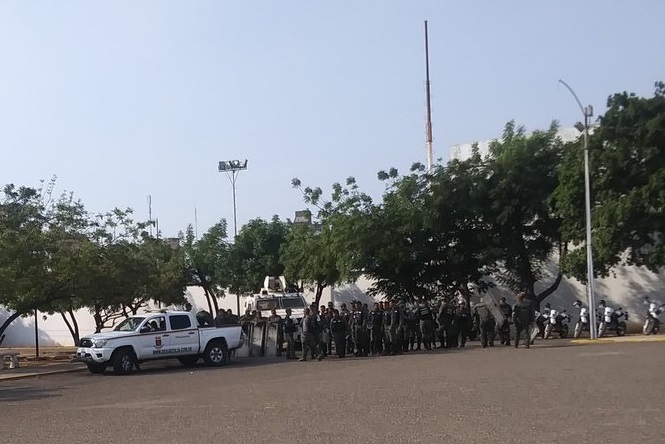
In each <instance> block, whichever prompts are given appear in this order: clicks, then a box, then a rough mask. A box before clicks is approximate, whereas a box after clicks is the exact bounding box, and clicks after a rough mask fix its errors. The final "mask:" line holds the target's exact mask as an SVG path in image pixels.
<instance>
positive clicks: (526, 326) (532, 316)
mask: <svg viewBox="0 0 665 444" xmlns="http://www.w3.org/2000/svg"><path fill="white" fill-rule="evenodd" d="M535 321H536V312H535V311H534V309H533V305H531V301H530V300H528V299H526V295H525V294H524V293H519V294H518V295H517V304H515V307H513V323H514V324H515V348H517V346H518V345H519V342H520V337H521V336H522V334H524V335H525V336H526V339H525V340H526V348H529V345H530V343H531V325H532V324H533V323H534V322H535Z"/></svg>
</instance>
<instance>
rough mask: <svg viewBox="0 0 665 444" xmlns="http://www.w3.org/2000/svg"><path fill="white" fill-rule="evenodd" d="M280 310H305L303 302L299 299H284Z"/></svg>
mask: <svg viewBox="0 0 665 444" xmlns="http://www.w3.org/2000/svg"><path fill="white" fill-rule="evenodd" d="M282 308H284V309H287V308H305V302H304V301H303V300H302V299H301V298H284V299H282Z"/></svg>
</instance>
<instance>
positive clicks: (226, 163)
mask: <svg viewBox="0 0 665 444" xmlns="http://www.w3.org/2000/svg"><path fill="white" fill-rule="evenodd" d="M218 169H219V172H220V173H226V177H228V178H229V181H230V182H231V188H232V191H233V238H234V240H235V237H236V236H238V216H237V208H236V180H237V178H238V173H239V172H240V171H243V170H246V169H247V159H245V160H244V161H240V160H222V161H220V162H219V166H218ZM236 298H237V300H236V302H237V313H238V316H240V295H239V294H237V295H236Z"/></svg>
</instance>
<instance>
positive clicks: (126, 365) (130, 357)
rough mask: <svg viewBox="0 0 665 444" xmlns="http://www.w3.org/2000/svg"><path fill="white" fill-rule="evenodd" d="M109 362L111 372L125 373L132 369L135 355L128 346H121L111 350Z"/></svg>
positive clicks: (134, 363)
mask: <svg viewBox="0 0 665 444" xmlns="http://www.w3.org/2000/svg"><path fill="white" fill-rule="evenodd" d="M111 362H112V363H113V372H114V373H115V374H116V375H126V374H128V373H131V372H132V370H134V366H135V365H136V355H134V351H133V350H132V349H131V348H129V347H125V348H121V349H118V350H116V351H114V352H113V356H112V357H111Z"/></svg>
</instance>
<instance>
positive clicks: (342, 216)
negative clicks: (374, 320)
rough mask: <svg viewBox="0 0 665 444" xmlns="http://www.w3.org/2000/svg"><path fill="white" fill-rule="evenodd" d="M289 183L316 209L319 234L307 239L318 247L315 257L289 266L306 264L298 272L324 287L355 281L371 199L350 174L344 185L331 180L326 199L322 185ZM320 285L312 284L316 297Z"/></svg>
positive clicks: (310, 244) (294, 254)
mask: <svg viewBox="0 0 665 444" xmlns="http://www.w3.org/2000/svg"><path fill="white" fill-rule="evenodd" d="M291 185H292V186H293V187H294V188H295V189H298V190H299V191H300V192H301V193H302V195H303V200H304V202H305V203H306V204H307V205H311V206H313V207H315V208H316V209H317V213H316V220H317V221H318V222H317V223H316V225H315V227H316V231H317V232H319V233H320V234H318V235H317V236H318V237H316V238H315V239H314V238H313V239H311V240H309V247H310V248H318V250H317V252H316V256H314V258H312V259H311V260H310V261H307V260H306V258H304V257H303V258H302V259H301V260H299V261H296V262H295V263H296V264H299V265H294V263H293V262H290V265H289V269H290V270H294V271H295V268H296V266H301V267H304V266H307V267H309V268H308V269H307V270H305V269H302V270H301V271H300V273H301V275H304V276H307V277H306V278H305V279H304V280H305V281H309V282H310V283H315V282H316V281H317V279H318V280H319V281H320V283H321V285H324V284H325V286H332V285H335V284H340V283H344V282H352V281H354V280H355V279H356V278H357V277H358V276H359V275H360V274H362V272H363V260H364V257H365V255H364V251H366V248H365V247H363V246H362V245H361V243H362V242H364V241H365V240H367V239H368V237H367V236H363V233H368V232H369V231H368V230H369V218H368V217H367V215H368V214H369V212H370V210H371V209H372V208H373V203H372V199H371V198H370V197H369V196H368V195H367V194H365V193H363V192H362V191H360V189H359V187H358V184H357V183H356V180H355V178H353V177H349V178H347V179H346V182H345V185H342V184H341V183H334V184H333V186H332V191H331V194H330V197H329V199H325V198H324V197H323V191H322V190H321V188H319V187H317V188H311V187H304V186H303V185H302V183H301V181H300V180H299V179H297V178H294V179H293V180H292V181H291ZM300 234H301V233H296V235H300ZM302 234H303V236H304V238H303V239H301V240H302V241H303V242H304V241H306V240H307V236H314V233H312V232H309V233H302ZM375 234H376V233H375ZM294 249H295V247H294V248H293V249H292V250H294ZM293 257H297V253H296V252H294V251H291V252H290V255H289V259H292V258H293ZM321 285H317V286H316V287H315V288H316V290H317V294H318V295H319V298H320V294H321V293H322V291H323V288H325V287H321ZM317 301H318V299H317ZM317 304H318V302H317Z"/></svg>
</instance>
